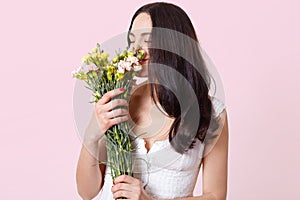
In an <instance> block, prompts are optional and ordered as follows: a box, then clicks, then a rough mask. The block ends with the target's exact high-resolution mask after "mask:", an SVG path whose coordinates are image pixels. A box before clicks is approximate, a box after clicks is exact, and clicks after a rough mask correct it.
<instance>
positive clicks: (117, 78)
mask: <svg viewBox="0 0 300 200" xmlns="http://www.w3.org/2000/svg"><path fill="white" fill-rule="evenodd" d="M123 76H124V74H122V73H117V74H116V80H117V81H119V80H120V79H121V78H123Z"/></svg>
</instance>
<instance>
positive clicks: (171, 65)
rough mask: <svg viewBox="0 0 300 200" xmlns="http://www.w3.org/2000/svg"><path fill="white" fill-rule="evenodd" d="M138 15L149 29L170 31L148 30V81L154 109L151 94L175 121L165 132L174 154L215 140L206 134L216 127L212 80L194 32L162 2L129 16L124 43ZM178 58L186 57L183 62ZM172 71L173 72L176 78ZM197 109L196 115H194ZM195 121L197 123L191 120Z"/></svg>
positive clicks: (171, 6)
mask: <svg viewBox="0 0 300 200" xmlns="http://www.w3.org/2000/svg"><path fill="white" fill-rule="evenodd" d="M140 13H147V14H149V15H150V18H151V20H152V26H153V27H158V28H163V29H166V30H171V31H166V32H164V33H163V34H161V33H160V31H156V30H155V29H152V32H151V44H150V47H149V55H150V56H149V57H150V62H149V68H148V78H149V82H150V90H151V98H152V99H153V101H154V103H155V104H156V106H157V102H156V98H155V95H156V97H157V99H158V101H159V103H160V105H161V106H162V108H163V109H164V111H165V112H166V113H168V115H169V116H170V117H173V118H175V120H174V122H173V123H172V125H171V128H170V131H169V141H170V143H171V145H172V147H173V148H174V149H175V150H176V151H177V152H178V153H184V152H186V151H187V150H188V149H192V148H193V147H194V144H195V142H196V139H199V140H200V141H201V142H204V141H205V140H207V139H209V138H214V137H216V136H212V135H210V133H212V132H213V131H214V130H215V129H217V128H218V124H217V121H216V119H215V118H213V117H212V112H213V106H212V102H211V99H210V97H209V86H210V85H211V79H213V78H212V77H211V76H210V74H209V72H208V69H207V66H206V65H205V62H204V60H203V57H202V55H201V52H200V49H199V46H198V45H199V42H198V38H197V35H196V32H195V29H194V27H193V25H192V22H191V20H190V19H189V17H188V15H187V14H186V13H185V11H184V10H182V9H181V8H180V7H178V6H176V5H174V4H171V3H165V2H156V3H149V4H146V5H144V6H142V7H141V8H139V9H138V10H137V11H136V12H135V13H134V15H133V17H132V20H131V23H130V27H129V31H128V37H127V39H128V44H129V43H130V39H129V32H130V31H131V28H132V24H133V21H134V19H135V18H136V17H137V16H138V15H139V14H140ZM158 30H159V29H158ZM178 33H180V34H184V35H185V36H187V37H189V38H191V40H188V41H193V42H186V41H187V40H183V39H180V38H181V37H178ZM151 46H153V47H152V48H151ZM158 46H163V47H167V48H164V49H176V50H178V52H179V53H174V51H173V52H171V51H168V50H164V49H161V48H155V47H158ZM183 51H185V52H183ZM180 55H189V57H188V59H186V58H183V57H182V56H180ZM162 66H167V67H162ZM168 69H169V70H168ZM170 69H172V70H171V73H170ZM172 71H176V73H179V74H180V76H178V75H175V73H172ZM180 77H182V78H180ZM154 92H155V94H154ZM176 94H177V95H176ZM178 94H179V95H178ZM192 96H196V99H193V98H191V97H192ZM181 102H184V104H181ZM157 107H158V106H157ZM158 108H159V107H158ZM197 109H198V110H199V112H200V113H199V112H197V113H196V112H195V110H197ZM197 116H198V118H197ZM196 119H199V120H198V121H195V120H196ZM195 124H196V126H195ZM194 133H195V134H194ZM175 136H176V137H175Z"/></svg>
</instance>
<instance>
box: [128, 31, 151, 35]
mask: <svg viewBox="0 0 300 200" xmlns="http://www.w3.org/2000/svg"><path fill="white" fill-rule="evenodd" d="M150 34H151V32H145V33H141V35H142V36H144V35H150ZM129 35H132V36H135V35H134V34H133V33H132V32H130V33H129Z"/></svg>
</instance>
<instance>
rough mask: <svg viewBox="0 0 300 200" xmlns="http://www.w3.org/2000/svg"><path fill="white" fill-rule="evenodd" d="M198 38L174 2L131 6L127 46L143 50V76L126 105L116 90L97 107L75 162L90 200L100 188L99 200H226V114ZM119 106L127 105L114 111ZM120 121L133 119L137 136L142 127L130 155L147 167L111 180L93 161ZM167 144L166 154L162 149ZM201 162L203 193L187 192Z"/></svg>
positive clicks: (81, 189)
mask: <svg viewBox="0 0 300 200" xmlns="http://www.w3.org/2000/svg"><path fill="white" fill-rule="evenodd" d="M166 30H167V31H166ZM169 30H171V31H169ZM181 34H183V35H185V36H188V37H187V38H190V39H192V40H193V41H196V43H193V42H191V40H190V39H186V38H184V37H182V36H181ZM197 42H198V39H197V36H196V33H195V30H194V28H193V25H192V23H191V21H190V19H189V17H188V16H187V15H186V13H185V12H184V11H183V10H182V9H181V8H179V7H178V6H175V5H173V4H170V3H163V2H160V3H150V4H147V5H144V6H143V7H141V8H140V9H138V10H137V11H136V13H135V14H134V16H133V18H132V21H131V24H130V28H129V32H128V43H129V45H130V46H134V47H137V46H138V45H140V46H142V47H143V48H144V49H145V50H146V53H147V54H146V55H147V57H146V60H147V61H146V62H145V63H144V65H143V70H142V71H140V72H139V74H137V76H138V77H140V78H142V77H146V78H148V80H146V81H145V82H143V84H136V85H135V87H134V88H133V90H132V94H131V98H130V101H129V102H127V101H126V100H122V99H117V100H112V101H110V99H111V98H112V97H114V96H116V95H118V94H120V93H122V92H124V89H122V88H120V89H116V90H112V91H109V92H108V93H106V94H105V95H104V96H103V97H102V98H101V99H100V100H99V101H98V103H96V104H95V112H94V117H93V118H92V120H91V123H90V124H89V126H88V127H87V129H86V132H85V137H84V145H83V146H82V150H81V152H80V157H79V161H78V166H77V174H76V180H77V188H78V193H79V194H80V196H81V197H82V198H83V199H92V198H94V197H95V196H97V194H98V193H99V192H100V190H101V198H100V199H105V200H111V199H117V198H121V197H126V198H127V199H134V200H159V199H175V198H176V199H182V200H192V199H195V200H196V199H199V200H200V199H217V200H224V199H226V193H227V159H228V124H227V114H226V110H225V106H224V104H223V103H222V102H221V101H219V100H218V99H217V98H214V97H210V96H209V94H208V92H209V85H210V77H209V73H208V72H207V69H206V66H205V63H204V62H203V59H202V57H201V54H200V50H199V47H198V46H197ZM161 47H163V48H161ZM187 58H188V60H187ZM166 66H168V67H166ZM193 97H195V98H193ZM118 106H128V110H126V109H120V108H119V109H114V108H116V107H118ZM112 109H113V110H112ZM197 109H198V110H197ZM195 110H196V111H197V112H195ZM126 120H130V122H131V123H135V125H136V127H135V129H134V130H133V132H134V133H135V134H136V135H140V134H141V133H143V132H147V134H146V135H144V136H143V138H139V139H137V140H136V144H137V146H138V147H139V148H138V152H137V154H136V155H142V154H143V155H146V157H147V158H148V157H151V156H152V160H151V159H150V164H151V165H152V166H151V167H152V168H151V169H150V170H149V168H147V170H140V171H139V170H136V171H135V172H136V173H135V174H134V177H130V176H127V175H122V176H119V177H117V178H116V179H115V182H114V183H111V177H110V175H109V170H108V168H109V167H108V166H105V165H99V167H98V165H96V166H95V164H97V163H98V160H106V149H105V145H104V144H103V143H102V141H104V138H105V132H106V130H107V129H109V128H110V127H111V126H112V125H114V124H117V123H120V122H123V121H126ZM95 122H97V123H95ZM168 147H169V150H170V151H168V153H167V156H166V154H164V153H163V152H165V151H164V150H166V149H168ZM92 155H96V156H97V157H96V158H95V157H93V156H92ZM174 155H179V156H178V157H176V159H175V156H174ZM170 157H171V158H172V159H171V160H170ZM168 159H169V160H168ZM166 160H167V161H168V162H169V163H167V162H165V161H166ZM158 161H159V162H158ZM170 161H172V163H171V162H170ZM173 161H174V162H173ZM155 162H156V164H155ZM136 163H139V162H136ZM201 165H202V167H203V180H202V185H203V186H202V193H203V195H202V196H197V197H193V190H194V187H195V183H196V180H197V175H198V172H199V169H200V167H201ZM140 166H143V165H142V164H141V165H138V164H137V168H135V169H139V168H138V167H140ZM157 166H159V167H157ZM146 171H147V172H148V174H146V173H145V172H146Z"/></svg>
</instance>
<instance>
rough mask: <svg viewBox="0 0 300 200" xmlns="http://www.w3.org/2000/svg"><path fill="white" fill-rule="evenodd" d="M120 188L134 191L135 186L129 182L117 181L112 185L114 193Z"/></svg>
mask: <svg viewBox="0 0 300 200" xmlns="http://www.w3.org/2000/svg"><path fill="white" fill-rule="evenodd" d="M119 190H126V191H131V192H132V191H134V187H133V186H132V185H131V184H129V183H117V184H115V185H113V186H112V187H111V191H112V192H113V193H114V192H117V191H119Z"/></svg>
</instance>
